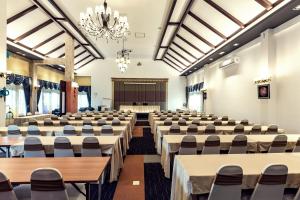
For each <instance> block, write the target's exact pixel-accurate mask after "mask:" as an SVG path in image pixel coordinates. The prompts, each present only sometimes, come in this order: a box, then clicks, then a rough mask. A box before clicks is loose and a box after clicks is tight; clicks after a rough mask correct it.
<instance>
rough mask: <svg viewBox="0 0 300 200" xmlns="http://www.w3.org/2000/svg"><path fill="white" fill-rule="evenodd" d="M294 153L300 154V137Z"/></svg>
mask: <svg viewBox="0 0 300 200" xmlns="http://www.w3.org/2000/svg"><path fill="white" fill-rule="evenodd" d="M293 152H300V137H299V138H298V140H297V142H296V145H295V146H294V148H293ZM299 197H300V196H299ZM299 200H300V198H299Z"/></svg>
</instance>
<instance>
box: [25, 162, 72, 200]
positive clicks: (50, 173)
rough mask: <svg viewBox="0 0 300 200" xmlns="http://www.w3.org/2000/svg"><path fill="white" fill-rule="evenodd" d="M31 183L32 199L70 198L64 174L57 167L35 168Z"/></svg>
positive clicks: (58, 199) (59, 199)
mask: <svg viewBox="0 0 300 200" xmlns="http://www.w3.org/2000/svg"><path fill="white" fill-rule="evenodd" d="M30 184H31V200H41V199H43V200H53V199H57V200H69V197H68V194H67V191H66V188H65V184H64V181H63V178H62V175H61V174H60V172H59V171H58V170H57V169H53V168H41V169H36V170H34V171H33V172H32V174H31V180H30Z"/></svg>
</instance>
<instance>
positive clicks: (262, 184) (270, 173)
mask: <svg viewBox="0 0 300 200" xmlns="http://www.w3.org/2000/svg"><path fill="white" fill-rule="evenodd" d="M287 173H288V168H287V166H285V165H269V166H267V167H266V168H265V169H264V171H263V173H262V175H261V176H260V178H259V180H258V183H257V184H256V186H255V189H254V191H253V193H252V196H251V199H250V200H282V199H283V194H284V188H285V184H286V179H287Z"/></svg>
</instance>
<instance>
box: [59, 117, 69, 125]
mask: <svg viewBox="0 0 300 200" xmlns="http://www.w3.org/2000/svg"><path fill="white" fill-rule="evenodd" d="M59 124H60V125H61V126H66V125H69V121H68V119H65V118H63V119H61V120H59Z"/></svg>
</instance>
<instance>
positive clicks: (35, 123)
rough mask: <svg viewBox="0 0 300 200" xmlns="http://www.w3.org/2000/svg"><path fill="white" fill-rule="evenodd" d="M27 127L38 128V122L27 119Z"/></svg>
mask: <svg viewBox="0 0 300 200" xmlns="http://www.w3.org/2000/svg"><path fill="white" fill-rule="evenodd" d="M28 125H29V126H30V125H35V126H38V122H37V120H35V119H29V121H28Z"/></svg>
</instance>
